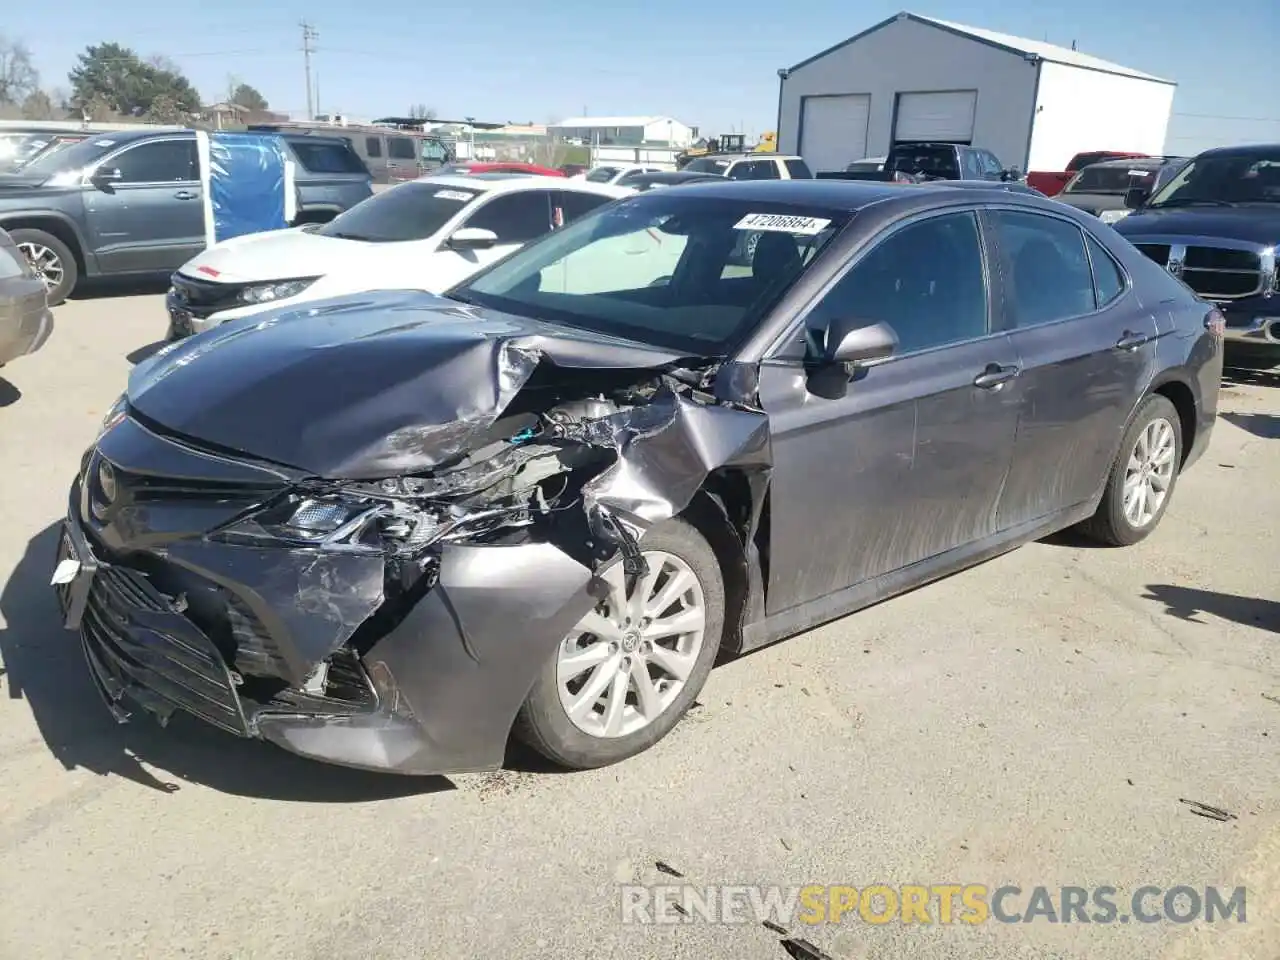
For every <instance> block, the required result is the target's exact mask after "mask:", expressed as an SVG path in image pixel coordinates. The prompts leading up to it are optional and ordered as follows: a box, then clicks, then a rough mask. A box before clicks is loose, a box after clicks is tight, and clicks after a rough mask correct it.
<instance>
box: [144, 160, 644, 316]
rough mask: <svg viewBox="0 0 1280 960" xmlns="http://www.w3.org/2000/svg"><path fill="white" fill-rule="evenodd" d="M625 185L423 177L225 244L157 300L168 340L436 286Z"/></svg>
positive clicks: (515, 177) (621, 191)
mask: <svg viewBox="0 0 1280 960" xmlns="http://www.w3.org/2000/svg"><path fill="white" fill-rule="evenodd" d="M634 192H635V191H633V190H630V189H627V188H625V187H615V186H610V185H607V184H598V183H591V182H588V181H586V180H567V179H559V178H555V179H553V178H550V177H532V176H523V175H519V174H486V173H481V174H471V175H469V176H434V177H423V178H421V179H419V180H413V181H409V182H408V183H401V184H397V185H396V186H394V187H391V188H390V189H389V190H384V191H383V192H381V193H377V194H374V195H373V196H372V197H370V198H369V199H368V200H365V201H363V202H361V203H358V204H356V205H355V206H354V207H352V208H351V209H350V210H347V211H346V212H345V213H342V214H339V215H338V216H337V217H335V218H334V219H333V220H330V221H329V222H328V223H325V224H321V225H315V224H310V225H307V226H303V227H296V228H293V229H287V230H272V231H268V232H266V233H255V234H249V235H246V236H243V237H236V238H234V239H232V240H224V241H223V242H222V243H219V244H216V245H214V246H212V247H210V248H209V249H208V250H205V251H204V252H203V253H201V254H200V255H199V256H197V257H195V258H193V259H192V260H190V261H188V262H187V263H186V264H184V265H183V266H182V268H181V269H179V270H178V272H177V273H175V274H174V275H173V277H172V279H171V283H172V286H171V287H170V289H169V295H168V297H167V298H166V306H167V307H168V311H169V338H170V339H180V338H182V337H185V336H190V335H191V334H193V333H200V332H202V331H204V330H208V329H210V328H212V327H216V326H217V325H218V324H220V323H223V322H225V321H227V320H233V319H236V318H238V317H244V316H249V315H251V314H255V313H261V312H263V311H266V310H273V309H275V308H277V307H280V306H282V305H286V304H288V305H292V304H295V303H298V304H301V303H306V302H309V301H316V300H325V299H328V298H330V297H338V296H343V295H346V294H351V293H364V292H366V291H370V290H425V291H427V292H428V293H440V292H442V291H444V290H447V289H449V288H450V287H452V286H453V285H454V284H456V283H459V282H460V281H462V280H465V279H466V278H467V277H469V276H471V275H472V274H473V273H476V272H477V271H479V270H480V269H481V268H482V267H486V266H488V265H489V264H491V263H493V262H494V261H495V260H498V259H500V258H502V257H505V256H507V255H508V254H510V253H512V252H514V251H515V250H518V249H520V247H522V246H523V245H524V244H526V243H528V242H529V241H531V240H535V239H537V238H538V237H541V236H543V235H544V234H547V233H550V232H551V231H552V230H555V229H556V228H558V227H561V226H563V225H564V224H566V223H568V222H569V221H571V220H574V219H576V218H577V217H580V216H582V215H583V214H585V213H587V212H588V211H590V210H594V209H595V208H596V207H599V206H601V205H603V204H606V203H609V202H611V201H613V200H616V199H618V198H619V197H625V196H630V195H631V194H633V193H634Z"/></svg>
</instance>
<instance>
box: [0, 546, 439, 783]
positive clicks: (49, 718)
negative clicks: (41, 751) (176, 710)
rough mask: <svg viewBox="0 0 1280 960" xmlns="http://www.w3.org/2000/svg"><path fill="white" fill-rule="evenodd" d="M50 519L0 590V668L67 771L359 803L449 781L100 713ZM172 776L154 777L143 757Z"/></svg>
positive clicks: (185, 720)
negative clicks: (56, 583)
mask: <svg viewBox="0 0 1280 960" xmlns="http://www.w3.org/2000/svg"><path fill="white" fill-rule="evenodd" d="M58 535H59V527H58V525H57V524H54V525H52V526H49V527H48V528H46V529H45V530H42V531H41V532H40V533H39V534H38V535H37V536H36V537H34V538H33V539H32V540H31V542H30V543H29V544H28V545H27V550H26V553H25V554H24V555H23V557H22V559H21V561H19V563H18V566H17V567H16V568H15V569H14V571H13V575H12V576H11V577H10V578H9V581H8V582H7V583H5V584H4V585H3V588H0V614H3V617H4V623H5V626H3V627H0V655H2V656H3V658H4V667H3V670H2V671H0V677H2V679H3V686H4V691H5V693H6V694H7V696H8V697H9V698H10V699H13V700H25V701H26V702H27V706H28V707H29V708H30V710H31V714H32V717H33V718H34V719H35V722H36V725H37V727H38V728H39V730H40V735H41V736H42V737H43V738H44V741H45V743H46V744H47V745H48V746H49V749H50V751H52V753H53V755H54V756H55V757H57V758H58V760H59V761H60V762H61V763H62V765H63V767H64V768H66V769H67V770H76V769H80V770H89V771H92V772H93V773H96V774H98V775H100V776H117V777H123V778H124V779H126V780H131V781H133V782H134V783H137V784H141V785H142V786H145V787H149V788H151V789H153V790H158V791H160V792H163V793H173V792H176V791H177V790H179V789H181V783H182V782H183V781H185V782H187V783H193V784H201V785H203V786H207V787H211V788H213V789H215V790H219V791H222V792H224V793H229V794H236V795H239V796H245V797H258V798H264V799H271V800H292V801H304V802H309V803H360V802H367V801H373V800H387V799H392V798H395V797H405V796H413V795H419V794H426V793H435V792H439V791H442V790H451V789H453V783H452V782H451V781H449V780H447V779H446V778H444V777H402V776H396V775H393V774H379V773H370V772H366V771H361V770H350V769H345V768H342V767H334V766H328V765H326V764H322V763H318V762H313V761H309V760H304V759H302V758H300V757H295V756H294V755H292V754H290V753H286V752H285V751H283V750H280V749H279V748H276V747H272V746H271V745H269V744H265V743H260V742H257V741H250V740H243V739H240V738H237V737H234V736H232V735H230V734H224V733H223V732H221V731H219V730H215V729H213V728H210V727H206V726H204V725H203V724H201V723H200V722H199V721H197V720H195V719H192V718H189V717H187V716H186V715H184V714H178V715H175V717H174V719H173V722H172V723H171V724H170V725H169V727H168V728H167V729H162V728H161V727H160V726H159V725H158V724H157V723H155V722H154V721H153V720H151V718H150V717H148V716H147V715H146V714H145V713H143V712H142V711H141V710H138V711H135V712H134V716H133V719H132V720H131V721H130V722H129V723H127V724H117V723H116V722H115V721H114V720H112V718H111V715H110V714H109V713H108V712H107V709H106V707H105V705H104V704H103V702H102V698H101V697H100V696H99V695H98V692H97V689H96V688H95V687H94V685H93V681H92V680H91V679H90V677H89V672H88V667H87V666H86V664H85V661H84V656H83V654H82V652H81V648H80V641H79V638H78V637H77V636H76V635H75V634H74V633H71V632H69V631H67V630H64V629H63V628H62V624H61V621H60V619H59V610H58V605H57V601H56V599H55V598H54V594H53V590H52V588H51V587H50V586H49V577H50V569H51V566H52V563H53V557H54V551H55V549H56V547H57V542H58ZM144 762H145V763H146V764H148V765H153V766H155V767H158V768H160V769H161V770H163V771H167V772H168V773H169V774H170V775H171V776H172V777H173V778H174V780H176V781H177V782H173V781H170V780H166V779H162V778H160V777H158V776H156V775H153V774H152V773H151V772H150V771H149V770H148V769H147V768H146V767H145V766H143V763H144Z"/></svg>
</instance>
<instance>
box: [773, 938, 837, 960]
mask: <svg viewBox="0 0 1280 960" xmlns="http://www.w3.org/2000/svg"><path fill="white" fill-rule="evenodd" d="M782 949H783V950H785V951H787V955H788V956H790V957H794V958H795V960H835V958H834V957H833V956H831V954H829V953H825V952H823V951H822V950H820V949H818V948H817V947H815V946H814V945H813V944H812V943H810V942H809V941H808V940H798V939H795V938H793V937H787V938H786V939H785V940H783V941H782Z"/></svg>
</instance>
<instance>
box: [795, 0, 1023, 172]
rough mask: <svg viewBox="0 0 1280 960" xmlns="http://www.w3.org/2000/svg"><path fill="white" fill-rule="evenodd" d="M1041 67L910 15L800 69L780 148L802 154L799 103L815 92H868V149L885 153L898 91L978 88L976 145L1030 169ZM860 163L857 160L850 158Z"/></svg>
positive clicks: (975, 124)
mask: <svg viewBox="0 0 1280 960" xmlns="http://www.w3.org/2000/svg"><path fill="white" fill-rule="evenodd" d="M1035 82H1036V67H1035V65H1034V64H1032V63H1029V62H1027V61H1026V60H1025V59H1023V58H1022V57H1021V56H1019V55H1018V54H1016V53H1009V52H1008V51H1005V50H1000V49H997V48H995V47H991V46H988V45H987V44H984V43H980V42H978V41H976V40H973V39H969V38H965V37H961V36H958V35H956V34H953V33H950V32H948V31H946V30H940V29H938V28H937V27H931V26H926V25H925V24H921V23H917V22H915V21H913V20H897V21H895V22H893V23H891V24H889V25H888V26H885V27H883V28H881V29H880V30H877V31H875V32H874V33H870V34H868V35H867V36H865V37H862V38H861V39H859V40H855V41H854V42H853V43H850V44H847V45H846V46H843V47H840V48H838V49H836V50H833V51H831V52H830V53H828V54H826V55H825V56H822V57H819V58H818V59H816V60H814V61H812V62H811V63H808V64H806V65H804V66H801V67H799V68H798V69H796V70H793V71H792V72H791V75H790V76H789V77H787V79H785V80H783V81H782V83H781V87H782V90H781V95H780V98H779V104H778V106H779V111H778V113H779V116H778V149H779V150H780V151H783V152H786V153H795V152H798V150H799V146H800V100H801V97H804V96H807V95H813V94H832V93H869V94H870V95H871V117H870V121H869V124H868V136H867V145H866V152H867V154H868V155H869V156H881V155H883V154H885V153H886V152H888V150H889V143H890V138H891V137H892V131H893V105H894V100H895V95H896V94H898V93H928V92H932V91H941V90H977V91H978V100H977V113H976V116H975V118H974V131H973V143H974V145H975V146H980V147H985V148H987V149H988V150H991V151H993V152H994V153H995V154H996V156H998V157H999V158H1000V159H1001V160H1002V161H1003V162H1004V163H1005V164H1007V165H1009V166H1021V167H1022V168H1023V169H1026V166H1025V163H1026V157H1027V139H1028V136H1029V128H1030V122H1031V111H1032V108H1033V106H1034V104H1035V96H1036V95H1035ZM849 159H850V160H856V159H858V158H857V157H852V156H851V157H849Z"/></svg>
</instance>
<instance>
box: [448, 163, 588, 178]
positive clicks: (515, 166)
mask: <svg viewBox="0 0 1280 960" xmlns="http://www.w3.org/2000/svg"><path fill="white" fill-rule="evenodd" d="M438 172H439V173H455V174H457V173H461V174H468V173H530V174H534V175H536V176H540V177H563V176H564V173H563V172H562V171H560V170H553V169H552V168H551V167H540V166H538V165H537V164H536V163H516V162H514V161H508V160H493V161H484V160H464V161H463V162H462V163H447V164H445V165H444V166H443V167H441V168H440V169H439V171H438Z"/></svg>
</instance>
